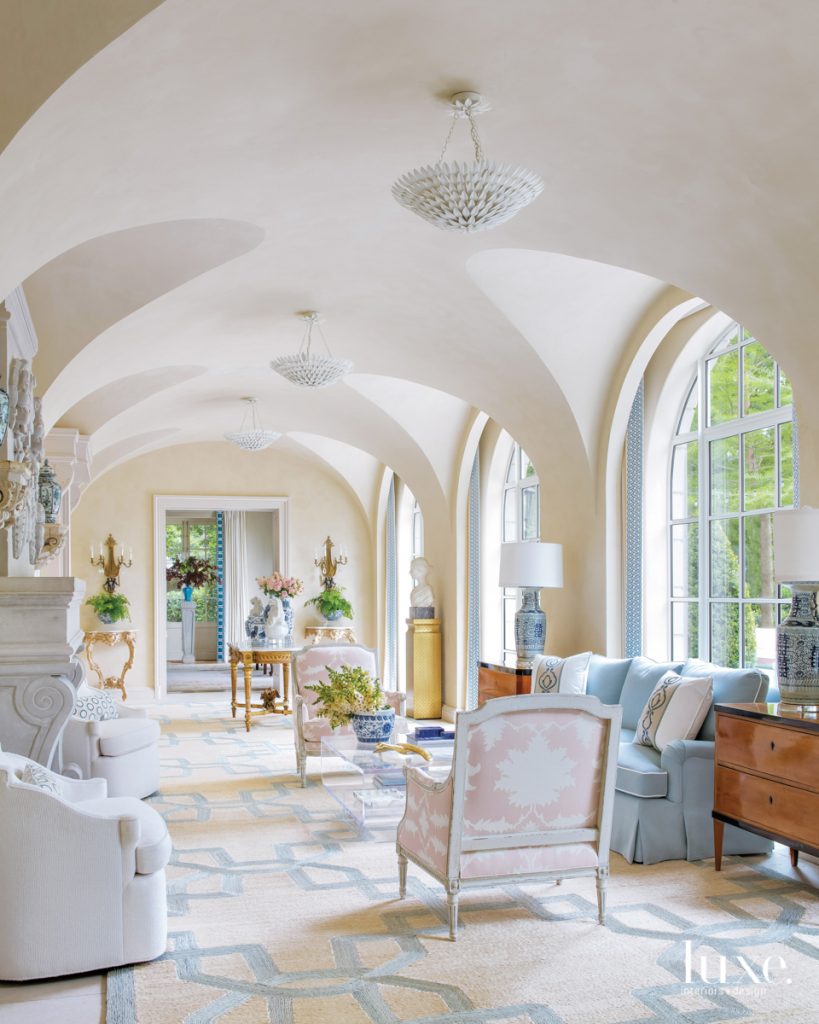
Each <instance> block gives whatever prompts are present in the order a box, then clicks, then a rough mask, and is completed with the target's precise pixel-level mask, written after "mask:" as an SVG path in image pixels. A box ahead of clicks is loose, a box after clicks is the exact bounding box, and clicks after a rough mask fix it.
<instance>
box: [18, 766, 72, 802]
mask: <svg viewBox="0 0 819 1024" xmlns="http://www.w3.org/2000/svg"><path fill="white" fill-rule="evenodd" d="M21 781H22V782H27V783H28V784H29V786H36V787H37V788H38V789H44V790H45V791H46V793H53V794H54V795H55V796H62V792H63V788H62V786H61V785H60V777H59V775H55V774H54V772H50V771H49V770H48V768H44V767H43V766H42V765H41V764H33V763H31V762H30V763H29V764H27V765H26V766H25V768H24V769H23V775H22V779H21Z"/></svg>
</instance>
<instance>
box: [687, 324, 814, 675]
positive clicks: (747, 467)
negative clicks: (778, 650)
mask: <svg viewBox="0 0 819 1024" xmlns="http://www.w3.org/2000/svg"><path fill="white" fill-rule="evenodd" d="M792 401H793V399H792V393H791V384H790V381H789V380H788V378H787V377H786V376H785V374H784V373H783V372H782V370H781V369H780V367H779V366H778V364H777V363H776V361H775V360H774V359H773V357H772V356H770V355H769V354H768V352H766V350H765V349H764V348H763V347H762V345H760V344H759V342H758V341H756V340H754V338H752V337H751V336H750V335H749V334H748V332H747V331H745V330H744V329H743V328H741V327H739V326H738V325H737V324H733V325H731V327H730V328H729V329H728V330H727V331H725V332H724V334H723V335H722V337H721V338H720V340H719V341H718V342H717V344H716V345H715V346H714V348H713V349H712V350H711V351H710V352H709V353H708V354H707V355H706V356H704V357H703V358H702V359H701V360H700V361H699V364H698V371H697V375H696V378H695V380H694V382H693V384H692V385H691V388H690V389H689V392H688V394H687V396H686V398H685V401H684V402H683V409H682V413H681V415H680V418H679V420H678V422H677V429H676V436H675V437H674V441H673V443H672V451H671V465H670V512H671V518H670V523H669V560H670V565H669V569H670V571H669V580H670V586H671V593H670V608H671V623H670V626H671V656H672V658H674V659H675V660H682V659H685V658H687V657H701V658H705V659H707V660H709V661H713V662H714V663H715V664H719V665H731V666H738V665H748V666H753V665H759V666H760V667H764V668H771V667H772V666H773V664H774V661H775V656H774V628H775V626H776V623H777V621H779V619H781V618H782V617H784V610H785V609H786V608H787V604H788V602H787V596H788V593H787V588H784V587H781V586H777V584H776V583H775V582H774V577H773V528H772V527H773V511H774V510H775V509H777V508H787V507H789V506H792V505H793V500H794V463H793V406H792Z"/></svg>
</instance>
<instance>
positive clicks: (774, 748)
mask: <svg viewBox="0 0 819 1024" xmlns="http://www.w3.org/2000/svg"><path fill="white" fill-rule="evenodd" d="M771 750H776V744H775V743H774V741H773V740H771Z"/></svg>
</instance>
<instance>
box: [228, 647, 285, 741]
mask: <svg viewBox="0 0 819 1024" xmlns="http://www.w3.org/2000/svg"><path fill="white" fill-rule="evenodd" d="M299 649H300V648H298V647H251V646H250V644H249V643H236V644H231V643H229V644H228V657H229V659H230V693H231V697H230V710H231V714H232V715H233V717H234V718H235V717H236V708H244V709H245V729H246V730H247V731H248V732H250V723H251V720H252V717H253V715H289V714H291V708H290V703H289V696H290V661H291V658H292V657H293V654H294V652H295V651H298V650H299ZM240 664H241V666H242V672H243V674H244V679H245V701H244V704H240V703H238V702H237V700H236V682H237V675H238V669H239V665H240ZM254 665H281V667H282V702H281V704H280V705H279V706H278V707H273V708H266V707H265V706H264V704H253V703H252V702H251V694H250V691H251V684H252V682H253V666H254Z"/></svg>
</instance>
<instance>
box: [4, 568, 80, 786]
mask: <svg viewBox="0 0 819 1024" xmlns="http://www.w3.org/2000/svg"><path fill="white" fill-rule="evenodd" d="M84 594H85V583H84V582H83V581H82V580H78V579H75V578H74V577H72V576H61V577H55V578H51V579H47V578H42V577H40V578H38V577H31V576H30V577H2V578H0V744H2V747H3V750H8V751H11V752H12V753H15V754H23V755H24V756H25V757H30V758H32V759H33V760H35V761H39V762H40V763H41V764H44V765H51V764H52V760H53V761H54V764H53V767H54V768H55V769H56V770H58V771H59V770H60V768H61V765H60V756H59V752H57V755H56V757H55V751H56V750H57V747H58V744H59V740H60V737H61V735H62V731H63V728H64V726H65V723H66V722H67V721H68V718H69V716H70V714H71V711H72V709H73V707H74V695H75V693H76V690H77V687H78V686H79V685H80V683H81V682H82V680H83V678H84V674H85V672H84V668H83V665H82V663H81V662H80V661H79V660H78V659H77V652H78V651H79V649H80V648H81V646H82V630H81V629H80V604H81V602H82V598H83V596H84Z"/></svg>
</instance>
